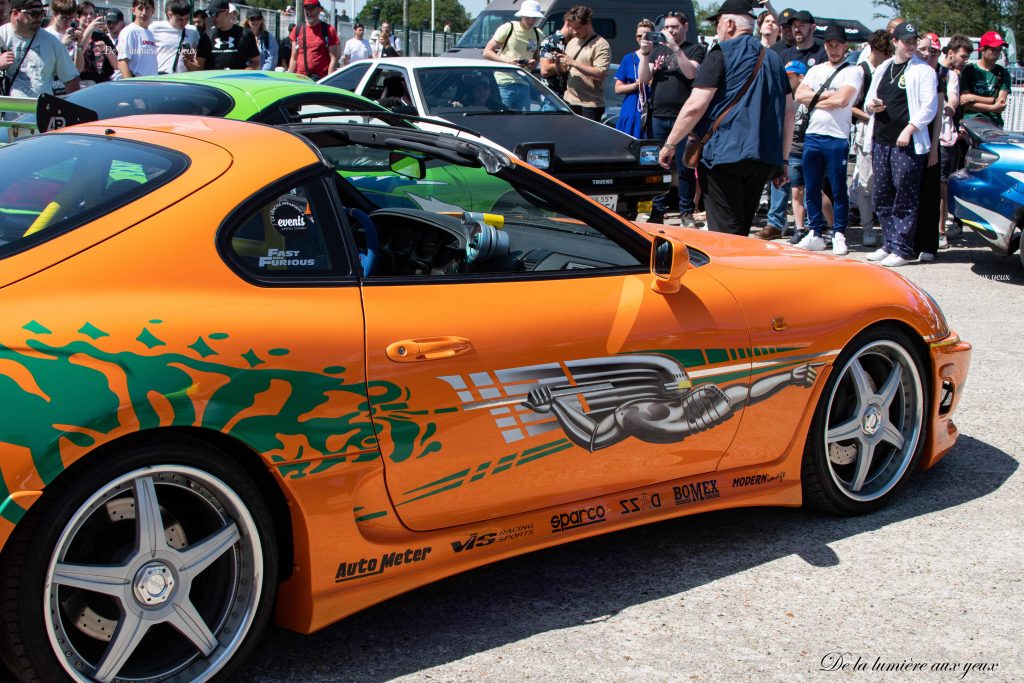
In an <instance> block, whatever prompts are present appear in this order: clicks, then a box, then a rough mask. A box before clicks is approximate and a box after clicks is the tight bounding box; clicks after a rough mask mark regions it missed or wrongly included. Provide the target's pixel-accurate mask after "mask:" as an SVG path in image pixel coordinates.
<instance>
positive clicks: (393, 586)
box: [0, 116, 971, 681]
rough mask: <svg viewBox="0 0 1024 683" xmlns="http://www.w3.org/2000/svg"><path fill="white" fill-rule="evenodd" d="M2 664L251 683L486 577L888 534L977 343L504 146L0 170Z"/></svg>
mask: <svg viewBox="0 0 1024 683" xmlns="http://www.w3.org/2000/svg"><path fill="white" fill-rule="evenodd" d="M0 306H2V308H3V311H4V315H3V318H2V320H0V406H2V411H3V412H2V415H0V474H2V477H0V486H2V487H3V489H2V491H0V501H2V503H0V542H2V543H3V548H2V552H0V586H2V591H3V593H2V595H0V599H2V600H3V604H4V609H3V610H0V652H2V656H3V659H4V661H5V662H6V664H7V665H8V666H9V667H10V668H11V670H12V671H13V672H14V674H15V675H16V676H17V677H19V678H20V679H22V680H25V681H30V680H32V681H34V680H44V681H56V680H65V679H71V680H76V681H92V680H96V681H114V680H118V681H122V680H146V681H163V680H202V681H205V680H214V679H224V678H228V677H230V676H231V673H232V671H233V670H234V669H235V667H236V666H237V665H238V664H239V662H240V661H241V660H242V659H243V658H244V657H245V656H246V655H247V654H248V653H250V652H251V651H252V650H253V648H254V647H256V645H257V642H258V639H259V637H260V633H261V631H262V630H263V629H264V627H265V626H266V624H267V622H268V620H269V619H271V618H272V617H274V618H276V619H277V621H278V623H280V624H282V625H283V626H286V627H288V628H291V629H294V630H297V631H301V632H310V631H313V630H315V629H318V628H321V627H323V626H325V625H327V624H330V623H331V622H334V621H336V620H338V619H340V618H342V617H344V616H346V615H348V614H351V613H353V612H355V611H357V610H360V609H362V608H365V607H367V606H369V605H372V604H374V603H377V602H379V601H381V600H384V599H386V598H388V597H390V596H393V595H396V594H398V593H401V592H403V591H407V590H410V589H412V588H414V587H416V586H420V585H423V584H425V583H427V582H430V581H434V580H436V579H439V578H441V577H444V576H447V575H450V574H453V573H455V572H459V571H462V570H465V569H468V568H470V567H475V566H479V565H482V564H486V563H489V562H494V561H496V560H500V559H502V558H506V557H509V556H512V555H517V554H520V553H525V552H529V551H531V550H536V549H538V548H544V547H547V546H551V545H555V544H559V543H565V542H568V541H572V540H575V539H579V538H585V537H587V536H592V535H595V534H600V533H605V532H608V531H612V530H616V529H622V528H626V527H630V526H635V525H638V524H646V523H649V522H653V521H656V520H660V519H664V518H667V517H675V516H680V515H686V514H691V513H694V512H698V511H703V510H713V509H720V508H725V507H737V506H754V505H758V506H761V505H788V506H797V505H801V504H804V503H808V504H812V505H814V506H816V507H818V508H820V509H823V510H827V511H829V512H833V513H837V514H857V513H863V512H867V511H870V510H873V509H875V508H877V507H879V506H881V505H883V504H884V503H886V502H887V501H888V500H889V499H891V498H892V497H893V495H895V494H896V493H897V491H898V490H899V489H900V487H901V486H902V485H903V483H904V482H905V481H906V480H907V478H908V477H909V476H910V473H911V472H912V471H913V470H917V469H926V468H928V467H931V466H932V465H934V464H935V463H936V461H938V460H939V458H941V457H942V456H943V455H944V454H945V453H946V452H947V451H949V450H950V449H951V448H952V447H953V445H954V443H955V441H956V438H957V429H956V427H955V426H954V424H953V420H952V417H953V412H954V411H955V409H956V406H957V403H958V400H959V398H960V394H961V392H962V390H963V386H964V381H965V378H966V374H967V368H968V365H969V361H970V355H971V347H970V345H969V344H967V343H965V342H963V341H961V340H960V338H959V337H958V336H957V335H956V334H955V333H954V332H952V331H950V329H949V328H948V327H947V323H946V320H945V319H944V317H943V314H942V312H941V311H940V309H939V306H938V305H937V304H936V302H935V301H934V300H933V299H932V298H931V297H930V296H929V295H928V294H926V293H925V292H924V291H922V290H921V289H920V288H918V287H916V286H915V285H913V284H911V283H910V282H908V281H907V280H905V279H903V278H902V277H901V276H900V275H898V274H895V273H892V272H890V271H888V270H886V269H882V268H878V267H876V266H873V265H865V264H859V263H855V262H851V261H846V260H839V259H836V258H833V257H831V256H824V255H820V254H813V253H808V252H804V251H798V250H795V249H792V248H790V247H788V246H783V245H777V244H766V243H763V242H760V241H757V240H747V239H742V238H735V237H731V236H723V235H717V234H709V233H706V232H700V231H694V230H682V229H673V228H667V227H664V226H636V225H634V224H632V223H630V222H628V221H626V220H624V219H622V218H620V217H618V216H616V215H615V214H614V213H612V212H611V211H609V210H607V209H605V208H604V207H602V206H600V205H598V204H596V203H594V202H592V201H591V200H589V199H587V198H586V197H584V196H583V195H581V194H579V193H577V192H576V191H574V190H572V189H570V188H568V187H567V186H565V185H563V184H561V183H559V182H558V181H557V180H554V179H552V178H551V177H549V176H546V175H544V174H543V173H541V172H539V171H537V170H535V169H533V168H531V167H529V166H526V165H524V164H522V163H520V162H519V161H517V160H515V159H511V158H509V157H507V156H506V155H504V154H503V153H501V152H499V151H496V150H495V149H493V148H491V147H488V146H485V145H481V144H477V143H474V142H472V141H466V140H459V139H455V138H453V137H451V136H447V135H442V134H434V133H428V132H423V131H417V130H400V129H394V128H383V127H380V126H364V125H344V124H331V125H326V124H325V125H315V124H311V125H303V126H292V127H285V128H269V127H265V126H260V125H256V124H251V123H241V122H235V121H226V120H217V119H206V118H185V117H180V118H179V117H170V116H163V117H157V116H149V117H132V118H127V119H116V120H111V121H103V122H99V123H95V124H87V125H82V126H76V127H71V128H67V129H64V130H61V131H58V132H54V133H48V134H45V135H42V136H39V137H36V138H30V139H27V140H24V141H21V142H17V143H15V144H13V145H10V146H8V147H6V148H3V149H0Z"/></svg>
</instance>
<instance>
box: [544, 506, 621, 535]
mask: <svg viewBox="0 0 1024 683" xmlns="http://www.w3.org/2000/svg"><path fill="white" fill-rule="evenodd" d="M607 521H608V519H607V518H606V517H605V511H604V506H603V505H598V506H597V507H592V508H580V509H578V510H573V511H572V512H563V513H562V514H560V515H551V533H553V534H557V533H559V532H561V531H568V530H569V529H577V528H579V527H581V526H590V525H591V524H600V523H601V522H607Z"/></svg>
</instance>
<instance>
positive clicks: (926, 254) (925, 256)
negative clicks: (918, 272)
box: [917, 251, 935, 263]
mask: <svg viewBox="0 0 1024 683" xmlns="http://www.w3.org/2000/svg"><path fill="white" fill-rule="evenodd" d="M917 260H918V261H920V262H921V263H928V262H929V261H934V260H935V254H933V253H931V252H930V251H922V252H921V255H920V256H918V257H917Z"/></svg>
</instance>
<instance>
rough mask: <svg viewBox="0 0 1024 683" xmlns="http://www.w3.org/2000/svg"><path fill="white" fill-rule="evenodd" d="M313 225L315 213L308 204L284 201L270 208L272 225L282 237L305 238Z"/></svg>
mask: <svg viewBox="0 0 1024 683" xmlns="http://www.w3.org/2000/svg"><path fill="white" fill-rule="evenodd" d="M313 223H314V220H313V213H312V212H311V211H310V210H309V204H308V203H307V202H300V201H299V200H297V199H282V200H281V201H279V202H278V203H277V204H274V205H273V206H272V207H270V224H271V225H273V226H274V230H277V232H278V233H280V234H281V236H282V237H293V238H298V237H304V236H305V235H306V233H307V232H308V231H309V228H310V226H311V225H313Z"/></svg>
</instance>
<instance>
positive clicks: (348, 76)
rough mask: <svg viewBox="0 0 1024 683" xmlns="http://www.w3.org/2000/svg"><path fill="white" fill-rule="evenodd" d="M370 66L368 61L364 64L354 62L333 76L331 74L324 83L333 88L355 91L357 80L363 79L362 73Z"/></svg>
mask: <svg viewBox="0 0 1024 683" xmlns="http://www.w3.org/2000/svg"><path fill="white" fill-rule="evenodd" d="M369 68H370V62H367V63H365V64H358V63H357V64H356V65H354V66H352V67H349V68H348V69H344V70H342V71H339V72H338V73H337V74H335V75H334V76H331V77H330V78H328V79H327V80H326V81H324V84H325V85H330V86H333V87H335V88H341V89H342V90H349V91H351V92H356V87H357V86H358V85H359V81H361V80H363V74H365V73H366V70H367V69H369Z"/></svg>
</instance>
